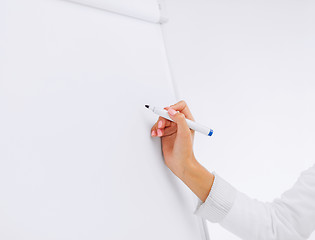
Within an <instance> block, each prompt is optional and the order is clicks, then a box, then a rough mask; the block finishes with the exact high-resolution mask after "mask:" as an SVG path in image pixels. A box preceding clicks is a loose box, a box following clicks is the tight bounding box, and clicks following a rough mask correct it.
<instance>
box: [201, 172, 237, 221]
mask: <svg viewBox="0 0 315 240" xmlns="http://www.w3.org/2000/svg"><path fill="white" fill-rule="evenodd" d="M213 175H214V182H213V184H212V188H211V190H210V193H209V195H208V197H207V199H206V201H205V202H204V203H203V202H202V201H200V200H199V202H198V205H197V208H196V210H195V214H196V215H197V216H199V217H202V218H205V219H207V220H209V221H210V222H213V223H217V222H221V221H222V220H223V219H224V218H225V216H226V215H227V214H228V212H229V211H230V209H231V208H232V206H233V203H234V201H235V197H236V192H237V191H236V189H235V188H234V187H232V186H231V185H230V184H229V183H228V182H226V181H225V180H223V179H222V178H221V177H219V176H218V175H217V174H216V173H213Z"/></svg>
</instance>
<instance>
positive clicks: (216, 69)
mask: <svg viewBox="0 0 315 240" xmlns="http://www.w3.org/2000/svg"><path fill="white" fill-rule="evenodd" d="M167 7H168V13H169V17H170V21H169V23H167V24H166V25H164V30H165V32H166V37H167V45H168V51H169V55H170V58H171V65H172V68H173V71H174V77H175V79H176V82H177V87H178V90H179V91H178V92H179V96H180V98H182V99H185V100H186V101H187V102H188V103H189V106H190V108H191V110H192V112H193V114H194V116H195V118H196V120H197V121H199V122H201V123H204V124H207V125H209V126H210V127H212V128H213V129H214V135H213V137H212V138H207V137H205V136H201V135H198V134H197V136H196V142H195V152H196V156H197V158H198V160H199V161H200V162H201V163H202V164H203V165H204V166H205V167H207V168H208V169H209V170H210V171H216V172H217V173H218V174H219V175H221V176H222V177H224V178H225V179H227V180H228V181H229V182H230V183H232V185H234V186H235V187H236V188H237V189H239V190H240V191H242V192H245V193H246V194H248V195H249V196H251V197H253V198H257V199H259V200H261V201H272V200H273V199H274V198H276V197H279V196H280V194H281V193H282V192H284V191H285V190H286V189H288V188H290V187H291V186H292V185H293V183H294V182H295V181H296V179H297V178H298V176H299V174H300V172H301V171H302V170H304V169H307V168H308V167H310V166H312V165H313V164H314V162H315V151H314V146H315V124H314V123H315V94H314V93H315V68H314V66H315V17H314V16H315V2H314V1H293V0H285V1H284V0H257V1H244V0H241V1H232V0H220V1H211V0H194V1H192V0H190V1H188V0H167ZM209 231H210V234H211V237H212V239H213V240H215V239H223V240H225V239H230V240H233V239H238V238H237V237H235V236H233V235H232V234H230V233H228V232H227V231H225V230H224V229H223V228H222V227H221V226H219V225H217V224H210V223H209ZM311 239H315V236H313V237H312V238H311Z"/></svg>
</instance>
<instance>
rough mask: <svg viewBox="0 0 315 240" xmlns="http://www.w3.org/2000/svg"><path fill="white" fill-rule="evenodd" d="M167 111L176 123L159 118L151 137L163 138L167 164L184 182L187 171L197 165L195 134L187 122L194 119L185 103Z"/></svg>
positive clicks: (173, 106)
mask: <svg viewBox="0 0 315 240" xmlns="http://www.w3.org/2000/svg"><path fill="white" fill-rule="evenodd" d="M165 109H166V110H167V111H168V113H169V116H170V118H171V119H172V120H173V121H174V122H172V121H169V120H167V119H165V118H163V117H159V119H158V121H157V122H156V123H155V124H154V126H153V127H152V129H151V135H152V137H161V141H162V151H163V156H164V160H165V164H166V165H167V167H168V168H169V169H170V170H171V171H172V172H173V173H174V174H175V175H176V176H177V177H179V178H180V179H182V180H184V177H185V171H186V170H187V169H188V168H190V167H191V166H192V165H193V164H195V163H196V159H195V156H194V152H193V141H194V134H195V132H194V131H193V130H191V129H189V127H188V125H187V123H186V120H185V119H186V118H187V119H189V120H192V121H194V118H193V116H192V114H191V112H190V110H189V108H188V106H187V104H186V103H185V102H184V101H180V102H178V103H176V104H174V105H172V106H170V107H166V108H165Z"/></svg>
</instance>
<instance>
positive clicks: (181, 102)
mask: <svg viewBox="0 0 315 240" xmlns="http://www.w3.org/2000/svg"><path fill="white" fill-rule="evenodd" d="M178 103H179V104H181V105H184V106H187V104H186V102H185V101H184V100H180V101H179V102H178Z"/></svg>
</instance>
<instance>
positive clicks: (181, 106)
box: [170, 100, 195, 121]
mask: <svg viewBox="0 0 315 240" xmlns="http://www.w3.org/2000/svg"><path fill="white" fill-rule="evenodd" d="M170 107H171V108H173V109H174V110H176V111H179V112H181V113H183V114H184V115H185V117H186V118H187V119H189V120H192V121H195V120H194V117H193V115H192V114H191V112H190V110H189V107H188V105H187V103H186V102H185V101H183V100H181V101H179V102H178V103H175V104H174V105H172V106H170Z"/></svg>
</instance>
